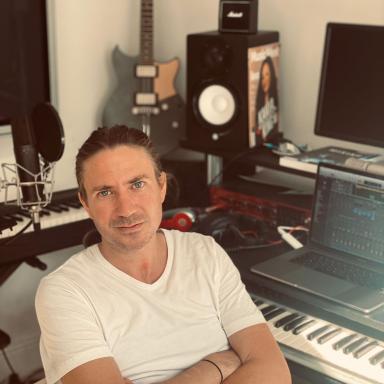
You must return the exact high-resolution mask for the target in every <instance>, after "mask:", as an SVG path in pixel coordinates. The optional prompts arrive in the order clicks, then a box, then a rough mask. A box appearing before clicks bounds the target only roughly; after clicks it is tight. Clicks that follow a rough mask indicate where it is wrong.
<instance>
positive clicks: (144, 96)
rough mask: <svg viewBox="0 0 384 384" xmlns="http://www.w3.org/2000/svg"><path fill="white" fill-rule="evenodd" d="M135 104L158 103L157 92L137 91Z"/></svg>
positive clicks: (147, 104)
mask: <svg viewBox="0 0 384 384" xmlns="http://www.w3.org/2000/svg"><path fill="white" fill-rule="evenodd" d="M135 104H136V105H137V106H140V105H144V106H153V105H157V94H156V93H144V92H137V93H135Z"/></svg>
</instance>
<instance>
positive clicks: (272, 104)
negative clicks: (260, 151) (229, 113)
mask: <svg viewBox="0 0 384 384" xmlns="http://www.w3.org/2000/svg"><path fill="white" fill-rule="evenodd" d="M279 54H280V45H279V43H272V44H266V45H261V46H257V47H251V48H248V73H249V77H248V78H249V84H248V92H249V95H248V102H249V106H248V111H249V116H248V118H249V143H250V147H253V146H260V145H262V144H263V143H264V142H271V141H274V140H276V138H277V137H278V134H279V97H278V69H279Z"/></svg>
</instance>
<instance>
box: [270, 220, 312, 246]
mask: <svg viewBox="0 0 384 384" xmlns="http://www.w3.org/2000/svg"><path fill="white" fill-rule="evenodd" d="M287 230H289V232H287ZM294 231H306V232H307V231H308V229H307V228H305V227H300V226H298V227H286V226H283V225H280V226H278V227H277V232H278V233H279V234H280V236H281V238H282V239H283V240H284V241H286V242H287V243H288V244H289V245H290V246H291V247H292V248H293V249H298V248H301V247H302V246H303V244H302V243H301V242H300V241H299V240H297V239H296V238H295V237H294V236H293V235H292V234H291V232H294Z"/></svg>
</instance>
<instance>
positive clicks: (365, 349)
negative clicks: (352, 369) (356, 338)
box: [353, 341, 379, 359]
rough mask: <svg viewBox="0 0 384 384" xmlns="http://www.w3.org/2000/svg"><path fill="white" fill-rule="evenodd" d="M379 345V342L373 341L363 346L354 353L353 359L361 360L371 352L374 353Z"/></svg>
mask: <svg viewBox="0 0 384 384" xmlns="http://www.w3.org/2000/svg"><path fill="white" fill-rule="evenodd" d="M378 344H379V343H378V342H377V341H371V342H370V343H368V344H365V345H363V346H362V347H361V348H359V349H357V350H356V351H355V352H353V357H354V358H356V359H359V358H360V357H362V356H364V355H365V354H366V353H368V352H369V351H372V349H373V348H375V347H376V346H377V345H378Z"/></svg>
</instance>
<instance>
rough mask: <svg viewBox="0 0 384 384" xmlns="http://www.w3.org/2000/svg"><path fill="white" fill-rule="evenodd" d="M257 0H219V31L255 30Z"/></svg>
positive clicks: (244, 31)
mask: <svg viewBox="0 0 384 384" xmlns="http://www.w3.org/2000/svg"><path fill="white" fill-rule="evenodd" d="M257 14H258V0H221V1H220V10H219V30H220V32H240V33H256V32H257Z"/></svg>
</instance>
